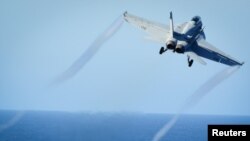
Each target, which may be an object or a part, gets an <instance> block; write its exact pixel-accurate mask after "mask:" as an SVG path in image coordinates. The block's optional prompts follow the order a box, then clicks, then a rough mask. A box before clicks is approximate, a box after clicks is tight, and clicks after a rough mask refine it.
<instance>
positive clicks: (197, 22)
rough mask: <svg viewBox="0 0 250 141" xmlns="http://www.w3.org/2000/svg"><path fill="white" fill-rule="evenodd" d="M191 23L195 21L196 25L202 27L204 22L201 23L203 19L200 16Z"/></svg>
mask: <svg viewBox="0 0 250 141" xmlns="http://www.w3.org/2000/svg"><path fill="white" fill-rule="evenodd" d="M191 21H194V23H195V25H199V26H202V22H201V17H200V16H194V17H193V18H192V19H191Z"/></svg>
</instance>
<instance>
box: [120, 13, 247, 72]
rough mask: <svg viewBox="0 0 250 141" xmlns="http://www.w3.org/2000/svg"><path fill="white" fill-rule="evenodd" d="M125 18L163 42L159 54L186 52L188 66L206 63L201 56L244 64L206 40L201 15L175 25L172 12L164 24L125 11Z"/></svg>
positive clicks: (220, 61)
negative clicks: (168, 21)
mask: <svg viewBox="0 0 250 141" xmlns="http://www.w3.org/2000/svg"><path fill="white" fill-rule="evenodd" d="M123 17H124V20H125V21H127V22H128V23H130V24H132V25H134V26H136V27H138V28H140V29H142V30H144V31H145V32H146V33H148V35H149V36H148V37H147V39H150V40H152V41H156V42H158V43H162V44H164V45H165V47H161V48H160V50H159V54H163V53H164V52H166V51H167V50H172V51H173V52H174V53H178V54H186V55H187V61H188V66H189V67H191V66H192V64H193V62H194V61H196V62H199V63H201V64H203V65H206V62H205V61H204V60H203V59H202V58H201V57H203V58H206V59H210V60H213V61H215V62H219V63H222V64H225V65H229V66H236V65H239V66H241V65H243V64H244V62H239V61H237V60H236V59H234V58H233V57H231V56H229V55H227V54H225V53H224V52H222V51H220V50H219V49H217V48H215V47H214V46H213V45H211V44H210V43H208V42H207V41H206V36H205V33H204V27H203V25H202V21H201V18H200V17H199V16H195V17H193V18H192V19H191V20H190V21H188V22H184V23H183V24H180V25H177V26H174V22H173V16H172V12H170V24H169V25H164V24H159V23H156V22H152V21H150V20H147V19H144V18H141V17H138V16H135V15H132V14H129V13H128V12H124V14H123Z"/></svg>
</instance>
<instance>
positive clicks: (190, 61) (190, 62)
mask: <svg viewBox="0 0 250 141" xmlns="http://www.w3.org/2000/svg"><path fill="white" fill-rule="evenodd" d="M193 62H194V60H193V59H190V57H189V56H188V67H191V66H192V64H193Z"/></svg>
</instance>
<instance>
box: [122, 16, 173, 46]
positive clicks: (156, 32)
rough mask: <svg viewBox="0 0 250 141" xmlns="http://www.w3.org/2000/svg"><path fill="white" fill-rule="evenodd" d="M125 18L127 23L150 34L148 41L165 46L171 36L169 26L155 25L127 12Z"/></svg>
mask: <svg viewBox="0 0 250 141" xmlns="http://www.w3.org/2000/svg"><path fill="white" fill-rule="evenodd" d="M123 16H124V20H125V21H127V22H128V23H130V24H132V25H134V26H136V27H138V28H140V29H142V30H143V31H145V32H146V33H148V34H149V36H150V37H148V39H151V40H153V41H157V42H159V43H164V44H165V43H166V39H167V38H168V37H169V36H170V33H169V32H170V31H169V26H167V25H163V24H159V23H155V22H152V21H149V20H147V19H144V18H141V17H137V16H134V15H132V14H128V13H127V12H125V13H124V14H123Z"/></svg>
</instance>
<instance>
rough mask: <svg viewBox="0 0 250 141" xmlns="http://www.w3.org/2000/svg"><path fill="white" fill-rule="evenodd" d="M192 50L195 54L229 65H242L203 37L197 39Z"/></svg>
mask: <svg viewBox="0 0 250 141" xmlns="http://www.w3.org/2000/svg"><path fill="white" fill-rule="evenodd" d="M192 51H193V52H195V53H196V54H197V55H199V56H201V57H204V58H207V59H210V60H213V61H215V62H219V63H222V64H225V65H229V66H235V65H243V64H244V63H243V62H239V61H238V60H236V59H234V58H233V57H231V56H229V55H227V54H225V53H224V52H222V51H220V50H219V49H217V48H215V47H214V46H213V45H211V44H210V43H208V42H207V41H205V40H204V39H199V40H197V43H196V44H194V46H193V47H192Z"/></svg>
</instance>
